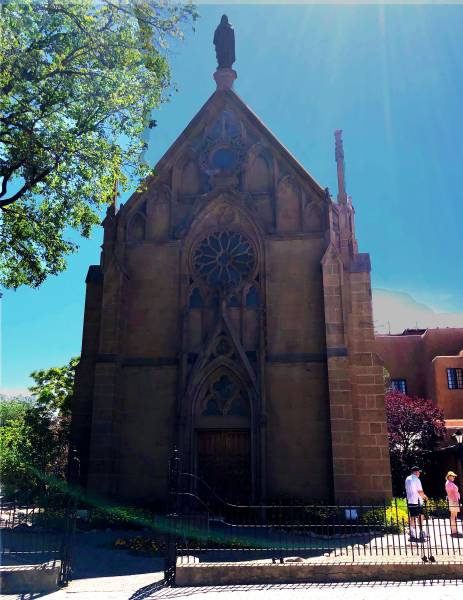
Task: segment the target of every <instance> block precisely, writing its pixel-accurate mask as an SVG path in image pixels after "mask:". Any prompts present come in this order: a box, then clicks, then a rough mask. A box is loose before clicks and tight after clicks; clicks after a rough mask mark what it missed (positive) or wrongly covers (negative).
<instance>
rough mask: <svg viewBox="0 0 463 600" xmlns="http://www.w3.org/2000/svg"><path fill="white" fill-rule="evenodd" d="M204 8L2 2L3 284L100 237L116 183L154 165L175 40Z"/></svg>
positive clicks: (39, 273) (76, 0) (89, 0)
mask: <svg viewBox="0 0 463 600" xmlns="http://www.w3.org/2000/svg"><path fill="white" fill-rule="evenodd" d="M196 17H197V13H196V11H195V8H194V6H193V5H191V4H186V5H185V4H181V3H172V4H171V3H170V2H169V0H131V1H128V0H98V2H97V1H95V0H4V2H2V10H1V11H0V209H1V210H0V228H1V234H0V283H1V284H3V285H4V286H5V287H11V288H16V287H18V286H20V285H23V284H25V285H31V286H38V285H40V284H41V283H42V282H43V281H44V279H45V278H46V277H47V276H48V275H50V274H57V273H59V272H61V271H63V270H64V269H65V266H66V261H65V258H66V256H67V255H68V254H69V253H71V252H74V251H75V250H76V249H77V245H76V244H75V242H72V241H69V240H67V239H65V236H66V235H67V230H68V229H69V228H72V229H75V230H77V231H78V232H79V233H80V234H81V235H82V236H84V237H88V236H89V235H90V232H91V229H92V226H94V225H95V224H97V223H99V221H100V216H101V209H102V208H103V206H104V205H105V204H107V203H109V202H110V201H111V199H112V197H113V196H114V193H115V188H116V185H117V184H119V185H120V186H121V187H122V189H127V188H128V187H129V185H130V184H132V183H133V182H134V181H137V182H138V181H139V180H140V179H141V178H143V177H145V176H146V175H147V174H148V171H149V169H148V166H147V165H146V164H145V163H144V162H143V160H142V158H141V152H142V150H143V148H144V142H143V141H142V139H141V134H142V132H143V130H144V128H145V126H147V125H149V126H154V124H155V122H154V121H153V120H151V119H150V115H151V111H152V110H153V109H154V108H156V107H158V106H159V105H160V104H161V103H162V102H164V101H165V100H167V99H168V90H169V87H170V70H169V64H168V61H167V58H166V53H167V47H168V42H169V41H170V40H172V39H174V38H177V37H181V36H182V26H183V24H184V23H185V22H188V21H194V20H195V19H196Z"/></svg>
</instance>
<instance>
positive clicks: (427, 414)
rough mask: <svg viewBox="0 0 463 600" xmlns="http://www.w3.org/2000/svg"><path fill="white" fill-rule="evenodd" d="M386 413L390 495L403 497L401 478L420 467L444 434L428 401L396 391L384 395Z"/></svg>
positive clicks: (435, 409)
mask: <svg viewBox="0 0 463 600" xmlns="http://www.w3.org/2000/svg"><path fill="white" fill-rule="evenodd" d="M386 414H387V426H388V438H389V452H390V456H391V469H392V483H393V489H394V493H397V494H399V495H401V494H403V491H404V490H403V485H404V479H405V477H406V476H407V475H408V474H409V473H410V468H411V467H412V466H414V464H418V466H422V465H423V464H425V463H426V462H427V460H428V458H427V457H428V456H429V452H430V451H431V450H433V449H434V448H435V446H436V444H437V442H438V441H439V440H440V439H442V438H443V436H444V434H445V431H446V429H445V422H444V413H443V412H442V410H441V409H440V408H438V407H437V406H435V405H434V404H433V403H432V402H431V401H430V400H424V399H423V398H411V397H410V396H407V395H406V394H402V393H401V392H397V391H392V390H390V391H388V392H387V393H386Z"/></svg>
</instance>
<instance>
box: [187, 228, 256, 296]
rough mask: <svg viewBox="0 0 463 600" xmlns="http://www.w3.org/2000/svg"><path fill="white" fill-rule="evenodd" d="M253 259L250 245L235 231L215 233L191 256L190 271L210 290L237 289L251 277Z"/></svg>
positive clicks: (204, 240)
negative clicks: (193, 270)
mask: <svg viewBox="0 0 463 600" xmlns="http://www.w3.org/2000/svg"><path fill="white" fill-rule="evenodd" d="M255 265H256V256H255V252H254V248H253V247H252V244H251V242H250V241H249V240H248V239H247V238H246V237H245V236H244V235H242V234H241V233H238V232H237V231H216V232H214V233H211V234H210V235H208V236H207V237H206V238H205V239H203V240H202V241H201V242H200V243H199V244H198V245H197V247H196V249H195V250H194V252H193V267H194V269H195V271H196V272H197V274H198V275H199V276H200V277H201V278H202V279H203V280H204V281H205V282H206V283H207V284H208V285H210V286H212V287H214V288H221V289H223V290H225V291H227V290H231V289H234V288H237V287H238V286H240V285H241V284H242V283H243V282H244V281H245V280H246V279H248V278H249V276H250V275H251V274H252V272H253V270H254V268H255Z"/></svg>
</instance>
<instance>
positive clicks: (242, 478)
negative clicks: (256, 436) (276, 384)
mask: <svg viewBox="0 0 463 600" xmlns="http://www.w3.org/2000/svg"><path fill="white" fill-rule="evenodd" d="M194 437H195V456H196V460H195V463H196V473H197V474H198V476H199V477H201V478H202V479H204V480H205V481H206V482H207V483H208V484H209V485H210V486H211V487H212V488H213V489H214V490H215V491H216V492H217V494H218V495H219V496H220V497H221V498H223V499H225V500H228V501H232V502H234V501H239V502H249V501H250V499H251V495H252V487H253V486H252V460H251V457H252V444H251V403H250V400H249V393H248V390H247V389H246V386H245V385H243V383H242V382H241V380H240V379H239V378H238V377H237V376H236V375H235V374H234V373H232V371H231V370H229V369H227V368H220V369H218V370H216V371H214V373H212V374H211V376H209V377H208V379H207V380H206V382H205V383H204V385H203V386H202V390H201V394H200V395H199V397H198V402H197V404H196V415H195V436H194Z"/></svg>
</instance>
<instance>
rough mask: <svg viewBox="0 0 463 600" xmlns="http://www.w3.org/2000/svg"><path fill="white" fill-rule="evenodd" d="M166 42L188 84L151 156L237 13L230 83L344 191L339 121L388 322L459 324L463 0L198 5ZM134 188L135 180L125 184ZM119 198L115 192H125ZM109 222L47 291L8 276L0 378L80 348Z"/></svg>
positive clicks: (174, 126)
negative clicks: (90, 279) (12, 286)
mask: <svg viewBox="0 0 463 600" xmlns="http://www.w3.org/2000/svg"><path fill="white" fill-rule="evenodd" d="M199 10H200V14H201V18H200V20H199V22H198V23H197V26H196V32H195V33H192V32H188V33H187V36H186V40H185V42H184V43H182V44H179V45H176V47H175V49H174V52H173V54H172V57H171V59H172V60H171V62H172V69H173V76H174V80H175V82H176V84H177V87H178V90H179V91H178V92H177V93H174V95H173V99H172V101H171V102H170V103H169V104H166V105H164V106H163V107H162V108H161V109H160V110H159V111H157V112H156V115H155V118H156V119H157V121H158V127H156V128H155V129H154V130H152V132H151V138H150V147H149V151H148V153H147V159H148V161H149V162H150V163H152V164H154V163H155V162H156V161H157V160H158V159H159V158H160V157H161V156H162V154H163V153H164V152H165V151H166V150H167V148H168V147H169V146H170V144H171V143H172V142H173V141H174V140H175V138H176V137H177V136H178V135H179V134H180V133H181V131H182V130H183V129H184V127H185V126H186V125H187V124H188V122H189V121H190V120H191V118H192V117H193V116H194V114H195V113H196V112H197V111H198V110H199V108H200V107H201V106H202V104H203V103H204V102H205V101H206V100H207V98H208V97H209V95H210V94H211V93H212V92H213V91H214V87H215V84H214V82H213V79H212V73H213V71H214V69H215V55H214V49H213V46H212V36H213V32H214V29H215V27H216V25H217V24H218V22H219V20H220V16H221V15H222V13H223V12H227V14H228V16H229V19H230V21H231V22H232V24H233V25H234V27H235V37H236V56H237V61H236V63H235V65H234V67H235V69H236V71H237V73H238V80H237V81H236V84H235V89H236V92H237V93H238V94H239V95H240V96H241V98H242V99H243V100H244V101H245V102H246V103H247V104H248V105H249V106H250V107H251V108H252V110H253V111H254V112H256V113H257V115H258V116H259V117H260V118H261V119H262V121H263V122H264V123H265V124H266V125H267V126H268V127H269V128H270V129H271V130H272V131H273V133H274V134H275V135H276V136H277V137H278V138H279V139H280V141H281V142H282V143H283V144H284V145H285V146H286V147H287V148H288V149H289V150H290V151H291V152H292V153H293V154H294V155H295V156H296V157H297V159H298V160H299V161H300V162H301V163H302V164H303V165H304V166H305V168H306V169H307V170H308V171H309V172H310V173H311V174H312V176H313V177H315V179H316V180H317V181H319V182H320V183H321V185H323V186H328V187H329V188H330V190H331V192H332V194H333V195H335V193H336V169H335V163H334V138H333V132H334V130H335V129H337V128H341V129H343V131H344V149H345V160H346V169H347V189H348V193H349V194H350V195H351V196H352V198H353V202H354V206H355V209H356V228H357V237H358V240H359V246H360V251H364V252H369V253H370V255H371V259H372V268H373V270H372V283H373V287H374V289H375V292H374V306H375V320H376V326H377V328H378V330H379V331H383V332H385V331H387V330H389V328H390V329H391V330H392V331H393V332H394V331H400V330H401V329H403V327H405V326H410V327H414V326H415V325H416V324H418V325H419V326H420V327H426V326H451V325H460V326H463V277H462V268H461V239H462V229H463V193H462V184H461V178H462V175H461V173H462V164H463V150H462V145H463V111H462V106H463V61H462V60H461V56H463V38H462V35H461V32H462V31H463V6H426V5H423V6H360V5H358V6H355V5H353V6H315V5H313V6H311V5H308V6H307V5H306V6H283V5H282V6H278V5H267V6H265V5H259V6H256V5H233V6H229V7H227V8H224V7H221V6H215V5H200V6H199ZM126 196H127V195H126ZM124 199H125V198H122V199H121V200H122V201H124ZM101 239H102V232H101V229H100V228H97V229H95V231H94V234H93V238H92V239H91V240H89V241H82V243H81V248H80V252H79V253H78V254H76V255H74V256H72V257H71V259H70V260H69V268H68V270H67V271H66V272H65V273H63V274H61V275H59V276H58V277H54V278H50V279H49V280H48V281H47V282H46V283H45V284H43V285H42V287H41V288H40V289H38V290H31V289H27V288H21V289H19V290H17V291H16V292H12V291H4V296H3V300H2V321H3V323H2V325H3V326H2V344H3V356H2V370H3V373H2V376H3V377H2V380H1V385H2V388H3V389H4V390H6V391H8V390H18V389H24V388H26V387H27V386H28V385H29V384H30V379H29V378H28V375H29V373H30V372H31V371H32V370H35V369H39V368H45V367H49V366H52V365H59V364H64V363H65V362H66V361H67V360H68V359H69V358H70V357H71V356H74V355H77V354H79V352H80V343H81V332H82V320H83V307H84V294H85V285H84V280H85V275H86V271H87V268H88V265H90V264H96V263H98V261H99V251H100V249H99V246H100V244H101Z"/></svg>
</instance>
